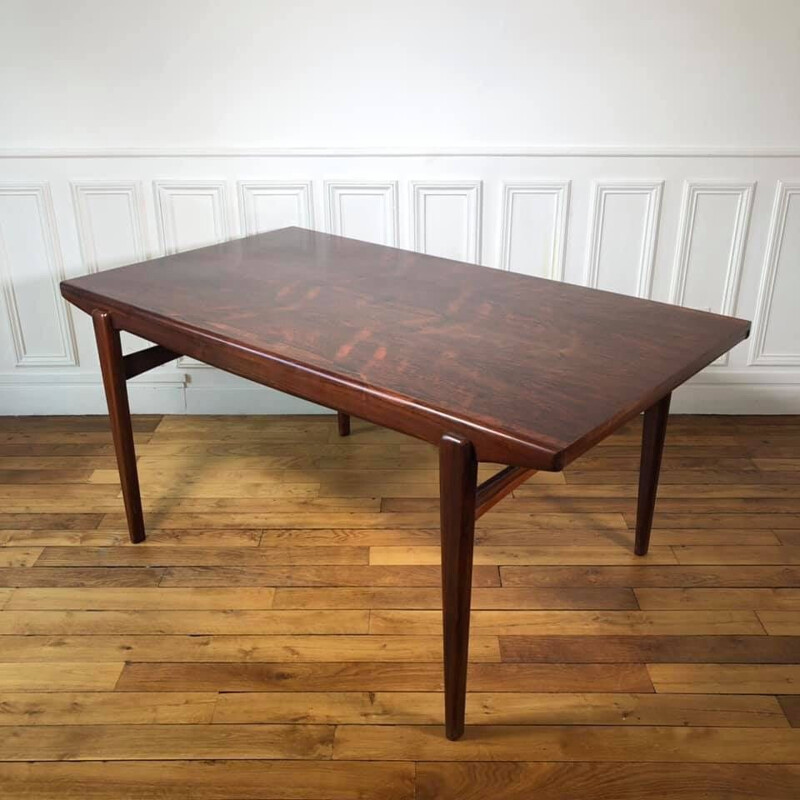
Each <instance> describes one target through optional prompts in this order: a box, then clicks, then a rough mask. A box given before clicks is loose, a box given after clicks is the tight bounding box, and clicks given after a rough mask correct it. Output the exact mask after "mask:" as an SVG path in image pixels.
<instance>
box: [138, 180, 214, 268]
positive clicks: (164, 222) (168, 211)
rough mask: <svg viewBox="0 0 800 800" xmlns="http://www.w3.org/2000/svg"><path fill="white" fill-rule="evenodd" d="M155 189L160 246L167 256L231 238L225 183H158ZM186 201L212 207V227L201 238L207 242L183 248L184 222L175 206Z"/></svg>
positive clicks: (199, 242) (198, 242)
mask: <svg viewBox="0 0 800 800" xmlns="http://www.w3.org/2000/svg"><path fill="white" fill-rule="evenodd" d="M153 188H154V192H155V199H156V219H157V221H158V237H159V244H160V246H161V252H162V253H164V255H172V254H174V253H179V252H180V251H181V250H186V249H192V247H202V246H203V245H209V244H218V243H219V242H224V241H225V240H226V239H229V238H230V218H229V214H228V201H227V184H226V183H225V181H156V182H155V183H154V184H153ZM187 198H190V199H195V200H197V199H202V200H205V201H206V202H207V203H208V204H209V208H210V210H211V218H210V219H211V224H210V226H208V230H207V232H204V234H205V233H207V235H204V237H202V238H205V241H200V240H199V239H198V241H197V243H192V244H191V245H190V246H189V247H184V246H182V241H181V239H182V236H181V222H180V220H179V218H178V215H177V213H176V212H177V208H176V204H177V203H178V202H179V201H180V200H182V199H187ZM193 233H194V232H193ZM195 237H196V233H195ZM195 237H193V238H195Z"/></svg>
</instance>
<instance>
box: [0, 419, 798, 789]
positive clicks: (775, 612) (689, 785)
mask: <svg viewBox="0 0 800 800" xmlns="http://www.w3.org/2000/svg"><path fill="white" fill-rule="evenodd" d="M135 430H136V441H137V446H138V456H139V469H140V475H141V481H142V488H143V498H144V504H145V507H146V516H147V524H148V540H147V542H146V543H145V544H142V545H137V546H132V545H129V544H128V543H127V532H126V530H125V525H124V514H123V509H122V504H121V500H120V493H119V484H118V480H117V472H116V466H115V461H114V455H113V449H112V446H111V443H110V435H109V432H108V424H107V420H106V419H105V418H104V417H63V418H62V417H43V418H13V417H5V418H0V797H2V798H3V799H4V800H6V799H8V800H12V799H15V798H26V799H27V800H34V799H35V800H42V799H43V798H62V799H64V800H69V799H71V800H120V798H125V799H126V800H145V799H147V800H150V799H151V798H157V800H179V799H180V800H183V799H184V798H191V799H192V800H279V799H280V800H355V799H356V798H390V799H394V800H401V799H408V800H410V798H417V800H456V799H458V800H479V799H481V800H483V799H484V798H491V800H531V799H535V800H555V799H556V798H558V799H559V800H578V799H580V800H634V799H636V800H638V799H639V798H665V800H673V799H676V800H688V799H689V798H692V799H696V800H700V798H703V800H717V799H718V800H731V799H733V800H738V799H739V798H769V799H770V800H777V798H781V799H784V798H785V799H787V800H788V799H789V798H798V797H800V418H797V417H685V416H673V417H672V418H671V420H670V429H669V432H668V435H667V449H666V454H665V460H664V468H663V472H662V481H661V489H660V492H659V502H658V506H657V510H656V518H655V526H654V530H653V537H652V546H651V551H650V554H649V555H648V556H647V557H646V558H637V557H636V556H634V555H633V554H632V552H631V548H632V544H633V532H632V527H633V525H634V518H635V504H636V487H637V469H638V464H639V436H640V425H639V423H638V421H637V422H635V423H631V424H629V425H627V426H626V427H625V428H624V429H623V430H621V431H620V432H619V433H617V434H616V435H615V436H613V437H611V438H610V439H608V440H607V441H606V442H604V443H603V444H601V445H600V446H598V447H597V448H595V449H594V450H593V451H592V452H590V453H589V454H587V455H586V456H584V457H583V458H581V459H579V460H578V461H577V462H576V463H575V464H574V465H572V466H571V467H570V468H569V469H568V470H567V471H566V472H565V473H562V474H538V475H536V476H535V477H534V478H533V479H531V480H530V482H529V483H527V484H525V485H524V486H522V487H520V488H519V489H517V490H516V491H515V492H514V493H513V496H510V497H508V498H506V499H505V500H504V501H503V502H502V503H500V504H499V505H498V506H497V507H496V508H494V509H493V510H492V511H490V512H489V513H488V514H486V516H484V517H483V518H482V519H481V520H480V521H479V523H478V531H477V547H476V552H475V556H476V565H477V566H476V568H475V592H474V599H473V607H474V609H475V610H474V613H473V624H472V640H471V652H470V657H471V662H472V663H471V670H470V678H469V688H470V690H471V691H470V695H469V701H468V708H467V724H468V730H467V734H466V735H465V737H464V739H463V740H462V741H460V742H449V741H447V740H446V739H445V738H444V734H443V729H442V694H441V690H442V668H441V641H440V611H439V608H440V588H439V587H440V576H439V567H438V563H439V550H438V528H437V526H438V483H437V481H438V476H437V456H436V451H435V449H434V448H432V447H430V446H428V445H425V444H421V443H418V442H415V441H413V440H411V439H408V438H406V437H403V436H401V435H399V434H396V433H393V432H391V431H386V430H382V429H379V428H376V427H374V426H371V425H368V424H366V423H362V422H359V421H357V420H354V421H353V433H352V435H351V436H350V437H349V438H346V439H340V438H339V437H338V436H337V433H336V423H335V418H334V417H331V416H322V417H161V416H139V417H137V418H136V419H135ZM492 471H493V469H492V467H491V466H489V465H483V466H482V467H481V473H482V477H488V476H489V475H490V474H491V473H492Z"/></svg>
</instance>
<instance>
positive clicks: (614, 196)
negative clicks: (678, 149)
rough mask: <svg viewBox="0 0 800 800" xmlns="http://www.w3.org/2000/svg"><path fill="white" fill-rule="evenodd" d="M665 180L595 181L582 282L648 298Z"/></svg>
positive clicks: (598, 287) (599, 287) (597, 287)
mask: <svg viewBox="0 0 800 800" xmlns="http://www.w3.org/2000/svg"><path fill="white" fill-rule="evenodd" d="M663 186H664V184H663V181H647V182H638V181H626V182H619V183H617V182H604V183H595V185H594V192H593V197H592V211H591V217H590V223H589V244H588V247H587V260H586V269H585V272H584V283H585V284H586V285H587V286H591V287H593V288H596V289H606V290H608V291H610V292H618V293H620V294H627V295H633V296H636V297H649V296H650V288H651V286H652V281H653V264H654V263H655V255H656V242H657V239H658V223H659V217H660V214H661V194H662V190H663Z"/></svg>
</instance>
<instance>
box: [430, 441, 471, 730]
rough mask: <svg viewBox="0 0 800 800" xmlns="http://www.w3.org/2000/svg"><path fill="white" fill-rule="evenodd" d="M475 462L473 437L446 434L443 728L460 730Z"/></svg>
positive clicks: (442, 455) (442, 464)
mask: <svg viewBox="0 0 800 800" xmlns="http://www.w3.org/2000/svg"><path fill="white" fill-rule="evenodd" d="M477 478H478V462H477V459H476V457H475V449H474V448H473V446H472V443H471V442H469V441H467V440H466V439H463V438H461V437H460V436H455V435H451V434H446V435H445V436H443V437H442V440H441V443H440V445H439V484H440V500H439V503H440V508H441V539H442V609H443V624H444V697H445V700H444V705H445V733H446V735H447V738H448V739H451V740H455V739H459V738H460V737H461V735H462V734H463V733H464V707H465V704H466V693H467V658H468V652H469V612H470V599H471V592H472V550H473V539H474V533H475V499H476V488H477Z"/></svg>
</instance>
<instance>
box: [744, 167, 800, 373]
mask: <svg viewBox="0 0 800 800" xmlns="http://www.w3.org/2000/svg"><path fill="white" fill-rule="evenodd" d="M790 212H793V214H794V226H795V227H794V228H792V229H791V231H790V227H789V215H790ZM790 232H791V233H793V234H794V242H795V250H794V251H793V252H789V253H788V254H787V238H788V235H789V233H790ZM798 245H800V181H794V182H784V181H778V186H777V189H776V191H775V201H774V203H773V207H772V215H771V217H770V226H769V236H768V240H767V249H766V253H765V256H764V266H763V269H762V271H761V283H760V286H759V289H758V298H757V300H756V311H755V317H754V319H753V338H752V342H751V346H750V351H749V354H748V363H749V364H751V365H757V366H771V367H800V347H798V350H796V351H794V352H791V351H790V352H783V353H774V352H773V353H770V352H768V351H767V335H768V333H769V327H770V323H771V322H773V321H774V320H773V314H774V300H775V294H776V290H777V285H778V280H779V277H780V275H781V274H782V273H783V270H787V271H788V272H791V271H793V274H794V277H795V285H794V287H793V288H794V292H792V294H794V298H793V300H792V306H793V312H792V311H791V310H790V311H789V313H790V314H791V313H793V314H794V316H793V321H794V325H795V326H800V314H798V312H800V281H798V280H797V275H798V273H800V246H798ZM795 292H797V293H796V294H795ZM795 341H796V342H797V343H800V333H798V332H797V331H795Z"/></svg>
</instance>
